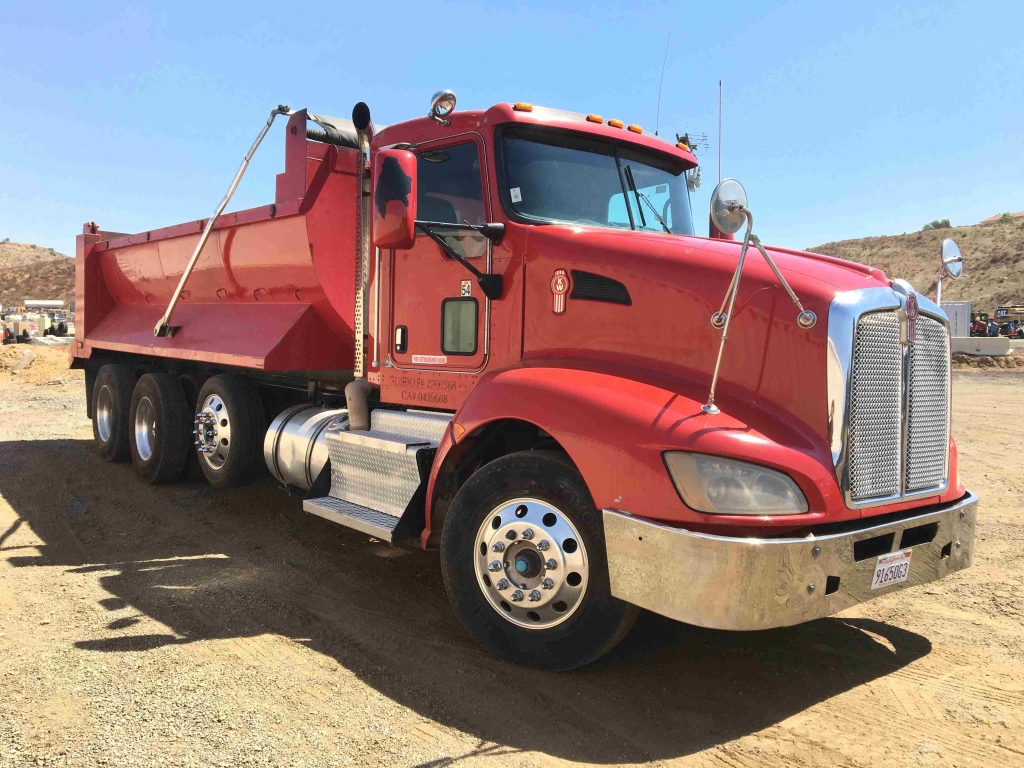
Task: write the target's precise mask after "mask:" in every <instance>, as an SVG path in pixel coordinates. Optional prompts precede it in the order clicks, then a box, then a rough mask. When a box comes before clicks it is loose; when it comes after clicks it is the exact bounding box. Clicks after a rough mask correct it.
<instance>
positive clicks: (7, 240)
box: [0, 237, 11, 245]
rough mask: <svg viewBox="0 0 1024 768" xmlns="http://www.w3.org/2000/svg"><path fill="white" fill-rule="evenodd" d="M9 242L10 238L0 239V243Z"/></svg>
mask: <svg viewBox="0 0 1024 768" xmlns="http://www.w3.org/2000/svg"><path fill="white" fill-rule="evenodd" d="M9 242H11V238H9V237H5V238H4V239H3V240H0V245H3V244H4V243H9Z"/></svg>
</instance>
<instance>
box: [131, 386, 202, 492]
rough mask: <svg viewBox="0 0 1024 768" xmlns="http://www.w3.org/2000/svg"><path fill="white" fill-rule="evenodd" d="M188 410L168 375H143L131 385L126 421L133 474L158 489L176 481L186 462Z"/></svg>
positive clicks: (189, 441)
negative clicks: (162, 485) (164, 484)
mask: <svg viewBox="0 0 1024 768" xmlns="http://www.w3.org/2000/svg"><path fill="white" fill-rule="evenodd" d="M190 421H191V419H190V418H189V407H188V403H187V402H186V401H185V392H184V390H183V389H182V388H181V385H180V384H178V380H177V379H176V378H175V377H174V376H172V375H171V374H169V373H147V374H146V375H145V376H143V377H142V378H141V379H139V381H138V383H137V384H136V385H135V392H134V393H133V394H132V407H131V412H130V413H129V417H128V425H129V438H130V439H129V446H130V448H131V454H132V464H134V465H135V472H136V473H137V474H138V475H139V477H141V478H142V479H143V480H145V481H146V482H147V483H151V484H153V485H158V484H160V483H170V482H174V481H175V480H180V479H181V475H182V472H183V471H184V469H185V462H186V461H187V460H188V454H189V449H190V448H191V447H192V446H191V443H192V441H191V439H190V435H189V423H190Z"/></svg>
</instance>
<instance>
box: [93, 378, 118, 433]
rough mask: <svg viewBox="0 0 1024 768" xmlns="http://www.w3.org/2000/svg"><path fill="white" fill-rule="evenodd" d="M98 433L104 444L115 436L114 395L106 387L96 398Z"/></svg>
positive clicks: (102, 388) (101, 389)
mask: <svg viewBox="0 0 1024 768" xmlns="http://www.w3.org/2000/svg"><path fill="white" fill-rule="evenodd" d="M96 431H97V432H99V433H100V440H102V441H103V442H104V443H105V442H107V441H108V440H109V439H110V436H111V435H112V434H114V393H113V392H111V391H110V387H108V386H106V385H104V386H102V387H100V391H99V394H98V395H97V396H96Z"/></svg>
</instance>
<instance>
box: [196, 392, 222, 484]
mask: <svg viewBox="0 0 1024 768" xmlns="http://www.w3.org/2000/svg"><path fill="white" fill-rule="evenodd" d="M193 434H194V435H195V436H196V450H197V451H199V455H200V456H202V457H203V460H204V461H206V463H207V464H209V465H210V466H211V467H213V468H214V469H220V468H221V467H223V466H224V462H225V461H227V459H228V451H229V450H230V447H231V421H230V419H229V417H228V409H227V406H225V405H224V401H223V400H221V398H220V395H210V396H209V397H207V398H206V400H205V401H203V407H202V408H201V409H200V410H199V413H197V414H196V420H195V429H194V430H193Z"/></svg>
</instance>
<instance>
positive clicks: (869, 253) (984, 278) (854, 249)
mask: <svg viewBox="0 0 1024 768" xmlns="http://www.w3.org/2000/svg"><path fill="white" fill-rule="evenodd" d="M947 237H951V238H953V239H954V240H956V243H957V245H959V246H960V252H961V253H962V254H963V256H964V277H963V279H961V280H957V281H954V280H943V281H942V298H943V300H944V301H970V302H971V303H972V304H973V307H972V308H973V309H974V310H975V311H979V312H994V310H995V308H996V307H997V306H999V305H1001V304H1024V221H1022V220H1021V219H1020V218H1016V219H1013V220H1010V221H1003V220H997V221H985V222H982V223H981V224H977V225H975V226H970V227H946V228H943V229H929V230H925V231H923V232H912V233H910V234H906V235H886V236H884V237H864V238H861V239H859V240H841V241H839V242H837V243H825V244H824V245H818V246H815V247H814V248H808V249H807V250H809V251H812V252H813V253H824V254H827V255H829V256H838V257H839V258H841V259H847V260H849V261H856V262H858V263H860V264H867V265H868V266H871V267H877V268H878V269H881V270H882V271H884V272H885V274H886V276H887V277H889V278H890V279H894V278H898V277H901V278H903V279H904V280H909V281H910V283H911V284H912V285H913V286H914V288H916V289H917V290H918V291H920V292H921V293H923V294H925V295H926V296H928V297H929V298H931V299H934V298H935V281H936V278H937V277H938V274H939V248H940V246H941V244H942V241H943V240H944V239H945V238H947Z"/></svg>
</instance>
